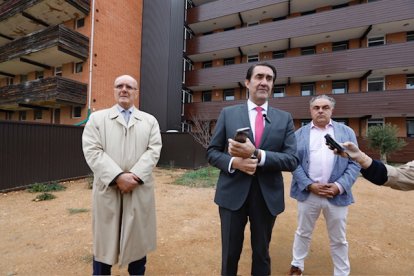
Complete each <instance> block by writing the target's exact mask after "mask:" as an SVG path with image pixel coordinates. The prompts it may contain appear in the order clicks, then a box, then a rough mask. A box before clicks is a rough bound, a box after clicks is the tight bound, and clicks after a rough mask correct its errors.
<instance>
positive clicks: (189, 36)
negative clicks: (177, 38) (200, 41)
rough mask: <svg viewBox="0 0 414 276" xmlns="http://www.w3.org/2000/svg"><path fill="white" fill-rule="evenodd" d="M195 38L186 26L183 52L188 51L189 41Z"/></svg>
mask: <svg viewBox="0 0 414 276" xmlns="http://www.w3.org/2000/svg"><path fill="white" fill-rule="evenodd" d="M192 37H193V33H192V31H191V29H190V28H189V27H187V26H184V40H183V52H186V51H187V40H189V39H191V38H192Z"/></svg>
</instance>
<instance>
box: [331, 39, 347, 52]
mask: <svg viewBox="0 0 414 276" xmlns="http://www.w3.org/2000/svg"><path fill="white" fill-rule="evenodd" d="M347 49H348V41H339V42H334V43H332V52H335V51H343V50H347Z"/></svg>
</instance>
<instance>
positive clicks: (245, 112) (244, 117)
mask: <svg viewBox="0 0 414 276" xmlns="http://www.w3.org/2000/svg"><path fill="white" fill-rule="evenodd" d="M239 114H240V118H241V123H242V125H241V126H240V127H247V126H249V127H250V131H249V140H250V141H252V142H253V141H254V138H253V128H252V126H251V125H250V119H249V109H248V107H247V103H246V104H243V105H241V106H240V112H239Z"/></svg>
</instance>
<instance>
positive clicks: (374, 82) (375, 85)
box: [368, 77, 384, 91]
mask: <svg viewBox="0 0 414 276" xmlns="http://www.w3.org/2000/svg"><path fill="white" fill-rule="evenodd" d="M383 90H384V78H383V77H378V78H368V91H383Z"/></svg>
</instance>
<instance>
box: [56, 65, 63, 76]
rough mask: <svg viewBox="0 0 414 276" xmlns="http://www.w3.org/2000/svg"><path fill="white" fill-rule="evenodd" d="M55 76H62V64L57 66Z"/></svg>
mask: <svg viewBox="0 0 414 276" xmlns="http://www.w3.org/2000/svg"><path fill="white" fill-rule="evenodd" d="M55 76H62V66H58V67H55Z"/></svg>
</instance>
